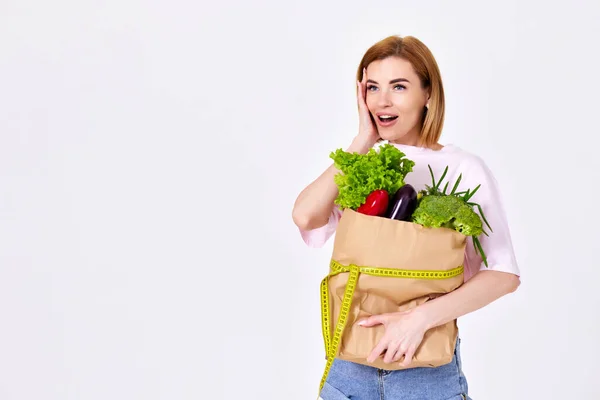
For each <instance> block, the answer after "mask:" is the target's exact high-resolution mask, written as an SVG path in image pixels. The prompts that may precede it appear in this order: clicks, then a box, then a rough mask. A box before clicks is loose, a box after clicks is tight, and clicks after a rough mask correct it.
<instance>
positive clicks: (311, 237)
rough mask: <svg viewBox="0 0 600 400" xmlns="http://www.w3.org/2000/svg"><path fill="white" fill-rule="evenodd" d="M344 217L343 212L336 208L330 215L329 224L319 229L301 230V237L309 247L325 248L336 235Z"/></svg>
mask: <svg viewBox="0 0 600 400" xmlns="http://www.w3.org/2000/svg"><path fill="white" fill-rule="evenodd" d="M341 216H342V212H341V210H340V209H339V208H338V207H337V206H335V207H333V210H332V211H331V214H330V215H329V220H328V221H327V223H326V224H325V225H323V226H321V227H319V228H315V229H310V230H303V229H300V235H301V237H302V240H304V243H306V244H307V245H308V246H309V247H323V245H325V243H327V241H328V240H329V238H330V237H331V236H332V235H333V234H334V232H335V230H336V228H337V225H338V222H339V221H340V218H341Z"/></svg>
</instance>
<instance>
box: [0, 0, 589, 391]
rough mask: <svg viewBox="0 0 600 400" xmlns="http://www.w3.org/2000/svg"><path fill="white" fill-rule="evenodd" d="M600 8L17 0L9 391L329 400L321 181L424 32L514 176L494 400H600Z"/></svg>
mask: <svg viewBox="0 0 600 400" xmlns="http://www.w3.org/2000/svg"><path fill="white" fill-rule="evenodd" d="M599 19H600V10H599V7H598V4H597V2H595V1H587V2H585V1H577V2H573V1H568V2H567V1H563V2H547V1H515V0H513V1H501V2H500V1H497V2H488V1H485V2H481V1H468V2H467V1H452V2H442V1H426V2H418V3H417V2H408V1H406V2H402V1H387V2H383V1H379V2H376V1H369V2H364V1H363V2H349V1H343V2H342V1H338V2H325V3H321V2H317V1H309V2H306V1H303V2H277V1H275V0H271V1H261V2H253V3H251V2H243V1H237V2H213V1H211V2H202V1H201V2H200V3H198V2H194V1H187V2H184V1H174V0H172V1H169V2H167V1H163V2H159V1H141V0H121V1H93V2H90V1H87V2H83V1H66V0H56V1H52V2H49V1H40V0H38V1H24V0H20V1H17V0H2V1H0V274H1V275H0V399H2V400H16V399H32V400H33V399H36V400H38V399H44V400H54V399H57V400H58V399H61V400H62V399H69V400H70V399H85V400H96V399H98V400H106V399H111V400H116V399H124V400H125V399H127V400H131V399H144V400H150V399H169V400H171V399H232V400H233V399H274V400H275V399H277V400H279V399H290V400H291V399H302V400H304V399H312V398H315V397H316V394H317V389H318V384H319V380H320V378H321V374H322V372H323V367H324V366H325V360H324V358H323V357H324V355H323V341H322V338H321V328H320V308H319V283H320V280H321V279H322V278H323V276H325V274H326V273H327V270H328V265H327V261H328V259H329V256H330V254H331V248H332V242H329V243H328V245H327V246H325V247H324V248H323V249H320V250H314V249H309V248H307V247H306V246H305V245H304V243H302V241H301V239H300V236H299V234H298V232H297V230H296V228H295V226H294V225H293V223H292V220H291V210H292V205H293V202H294V200H295V198H296V196H297V194H298V193H299V191H300V190H301V189H302V188H303V187H304V186H305V185H307V184H308V183H310V181H312V179H314V178H316V177H317V176H318V175H319V174H320V173H321V172H322V170H323V169H325V168H326V167H327V166H328V165H329V162H330V159H329V153H330V151H332V150H334V149H335V148H338V147H344V148H345V147H346V146H347V145H348V144H349V143H350V141H351V140H352V137H353V136H354V135H355V134H356V132H357V122H358V118H357V115H356V99H355V83H354V79H355V72H356V68H357V66H358V63H359V61H360V58H361V57H362V55H363V53H364V52H365V51H366V50H367V48H368V47H369V46H371V45H372V44H373V43H375V42H376V41H378V40H380V39H383V38H384V37H386V36H388V35H394V34H397V35H414V36H416V37H418V38H420V39H421V40H422V41H424V42H425V43H426V44H427V46H429V47H430V49H431V50H432V51H433V53H434V55H435V57H436V59H437V61H438V63H439V66H440V69H441V71H442V76H443V79H444V84H445V90H446V96H447V118H446V121H445V128H444V134H443V136H442V140H441V141H442V143H454V144H456V145H459V146H461V147H463V148H465V149H467V150H469V151H472V152H474V153H476V154H478V155H480V156H481V157H483V158H484V159H485V160H486V162H487V163H488V165H489V166H490V167H491V168H492V170H493V171H494V173H495V174H496V177H497V178H498V181H499V183H500V185H501V188H502V190H503V195H504V201H505V204H506V209H507V213H508V218H509V220H510V222H511V227H512V232H513V240H514V245H515V250H516V252H517V257H518V260H519V263H520V267H521V270H522V273H523V276H522V282H523V283H522V285H521V287H520V288H519V290H518V291H517V292H516V293H514V294H512V295H510V296H508V297H505V298H503V299H501V300H499V301H498V302H496V303H493V304H492V305H490V306H489V307H487V308H485V309H482V310H480V311H478V312H475V313H473V314H470V315H468V316H465V317H464V318H461V319H460V320H459V326H460V329H461V334H462V337H463V345H462V351H463V362H464V369H465V373H466V375H467V378H468V381H469V385H470V394H471V396H472V397H473V398H474V399H475V400H499V399H508V398H510V399H527V400H530V399H564V398H570V399H599V398H600V387H599V386H598V384H597V380H598V377H599V376H600V364H599V363H598V360H599V359H600V344H599V342H598V338H599V337H600V325H599V322H600V321H599V319H600V318H599V317H598V311H596V309H597V308H598V306H600V294H599V293H598V285H599V282H600V266H599V265H598V261H597V256H596V255H597V251H598V239H600V237H599V235H598V229H597V226H598V224H599V223H600V218H599V211H598V196H597V195H595V194H594V193H595V192H594V191H595V190H597V186H598V185H597V183H598V178H600V176H599V173H598V169H599V168H600V162H599V157H598V156H597V146H598V132H599V131H598V125H597V115H598V114H597V113H598V111H597V109H598V97H597V96H598V90H599V89H600V84H599V80H598V71H600V61H599V56H598V51H597V50H598V48H597V43H598V39H600V31H599V28H598V24H597V22H598V20H599Z"/></svg>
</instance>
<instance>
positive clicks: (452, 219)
mask: <svg viewBox="0 0 600 400" xmlns="http://www.w3.org/2000/svg"><path fill="white" fill-rule="evenodd" d="M412 222H414V223H417V224H419V225H423V226H427V227H432V228H442V227H443V228H450V229H454V230H455V231H458V232H460V233H462V234H464V235H466V236H479V235H481V234H482V233H483V229H482V226H481V219H479V216H478V215H477V214H476V213H475V212H474V211H473V209H472V208H471V207H470V206H469V205H468V204H466V203H465V202H464V201H462V200H461V199H459V198H458V197H456V196H433V195H432V196H424V197H422V198H421V200H420V201H419V204H418V206H417V208H416V209H415V211H414V212H413V215H412Z"/></svg>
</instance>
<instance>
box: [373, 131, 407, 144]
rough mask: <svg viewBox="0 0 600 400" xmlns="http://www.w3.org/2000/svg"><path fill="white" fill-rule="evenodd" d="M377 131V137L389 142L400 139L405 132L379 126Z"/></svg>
mask: <svg viewBox="0 0 600 400" xmlns="http://www.w3.org/2000/svg"><path fill="white" fill-rule="evenodd" d="M377 131H378V132H379V137H381V138H382V139H384V140H387V141H389V142H393V141H395V140H399V139H402V138H403V137H404V136H405V135H406V132H394V131H391V130H388V129H385V128H381V127H379V128H378V129H377Z"/></svg>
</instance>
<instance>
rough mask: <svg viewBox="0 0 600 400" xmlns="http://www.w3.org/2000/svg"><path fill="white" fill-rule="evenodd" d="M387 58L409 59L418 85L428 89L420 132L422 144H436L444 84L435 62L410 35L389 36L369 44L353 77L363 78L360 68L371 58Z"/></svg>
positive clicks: (439, 133)
mask: <svg viewBox="0 0 600 400" xmlns="http://www.w3.org/2000/svg"><path fill="white" fill-rule="evenodd" d="M388 57H399V58H402V59H404V60H406V61H408V62H409V63H410V64H411V65H412V67H413V69H414V71H415V73H416V74H417V76H418V77H419V80H420V81H421V87H422V88H423V89H426V90H428V91H429V95H430V97H429V109H427V108H425V107H424V110H423V119H422V121H421V122H422V128H421V134H420V135H419V141H420V143H419V144H420V145H421V146H425V147H430V146H432V145H433V144H435V143H437V142H438V140H439V139H440V136H441V135H442V127H443V126H444V112H445V99H444V86H443V85H442V77H441V74H440V70H439V68H438V65H437V62H436V61H435V58H434V57H433V54H432V53H431V51H430V50H429V48H428V47H427V46H425V44H423V42H421V41H420V40H419V39H417V38H415V37H413V36H405V37H400V36H388V37H387V38H385V39H383V40H380V41H379V42H377V43H375V44H374V45H373V46H371V47H370V48H369V49H368V50H367V51H366V53H365V54H364V56H363V58H362V60H361V61H360V65H359V66H358V71H357V73H356V78H357V79H358V80H359V81H362V78H363V68H367V66H368V65H369V64H371V63H372V62H373V61H378V60H383V59H385V58H388Z"/></svg>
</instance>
